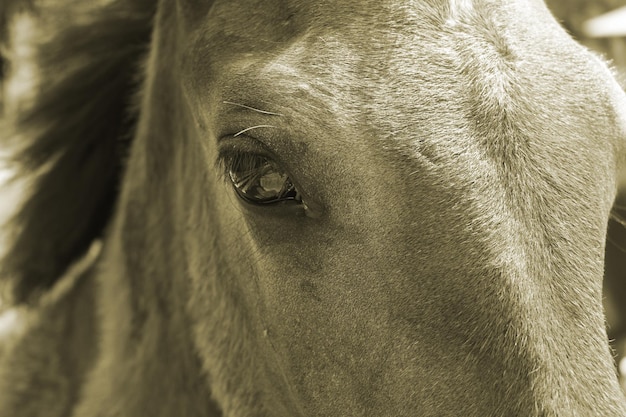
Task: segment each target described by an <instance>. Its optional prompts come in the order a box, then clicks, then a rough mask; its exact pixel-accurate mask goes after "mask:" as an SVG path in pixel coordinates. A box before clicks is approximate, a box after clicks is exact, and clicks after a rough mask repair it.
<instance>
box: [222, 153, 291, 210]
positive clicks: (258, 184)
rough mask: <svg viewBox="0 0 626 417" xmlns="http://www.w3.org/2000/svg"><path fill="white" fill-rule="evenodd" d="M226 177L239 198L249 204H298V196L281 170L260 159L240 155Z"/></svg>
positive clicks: (264, 158) (276, 165)
mask: <svg viewBox="0 0 626 417" xmlns="http://www.w3.org/2000/svg"><path fill="white" fill-rule="evenodd" d="M228 176H229V178H230V181H231V182H232V184H233V187H234V188H235V191H237V194H238V195H239V197H241V198H242V199H243V200H244V201H247V202H249V203H254V204H272V203H278V202H280V201H295V202H297V203H301V202H302V198H301V196H300V193H299V192H298V191H297V190H296V187H295V186H294V185H293V183H292V182H291V179H290V178H289V175H287V173H286V172H285V170H284V169H282V167H281V166H280V165H279V164H277V163H276V162H275V161H272V160H271V159H269V158H266V157H264V156H260V155H255V154H243V155H240V156H238V157H237V158H234V159H233V160H232V161H231V163H230V166H229V168H228Z"/></svg>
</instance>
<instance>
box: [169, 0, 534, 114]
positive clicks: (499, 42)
mask: <svg viewBox="0 0 626 417" xmlns="http://www.w3.org/2000/svg"><path fill="white" fill-rule="evenodd" d="M181 1H184V0H181ZM518 9H519V10H518ZM513 11H515V12H513ZM529 12H534V8H533V7H529V3H528V2H522V3H518V2H507V5H506V6H501V5H500V3H498V2H489V1H472V0H446V1H441V0H439V1H419V2H418V1H413V0H383V1H380V0H379V1H375V2H369V1H358V2H357V1H348V0H343V1H325V0H315V1H309V2H303V1H294V0H273V1H264V2H259V1H257V0H244V1H240V2H231V1H219V0H218V1H216V2H215V3H214V4H213V6H212V8H211V10H210V12H209V13H208V14H207V15H206V16H205V17H204V18H201V19H200V27H201V28H202V29H201V30H200V31H199V32H201V33H202V35H201V37H202V44H204V45H210V48H211V52H210V53H211V59H210V61H211V63H210V67H211V68H210V71H211V72H212V73H213V74H217V75H219V74H220V73H229V74H230V75H231V76H232V77H231V78H238V79H236V82H235V81H233V82H232V83H231V84H236V85H240V86H241V85H249V86H251V87H252V88H253V89H254V83H242V81H244V80H249V79H250V78H256V79H257V80H258V81H259V83H258V84H260V85H259V87H261V86H262V85H263V84H265V82H264V81H267V80H269V79H271V78H272V75H274V76H276V77H282V76H286V77H287V78H288V79H290V81H294V84H298V85H304V84H302V83H298V82H297V81H298V80H297V78H300V80H304V81H307V82H308V81H311V83H309V84H315V83H316V81H317V83H318V84H319V85H320V86H323V88H324V89H333V90H334V91H333V94H331V95H332V96H335V98H337V99H339V100H342V99H344V98H347V97H348V96H349V97H350V98H351V99H350V100H343V101H344V103H348V104H349V103H350V102H352V104H353V105H354V106H358V107H359V108H360V111H362V110H366V108H364V107H363V106H364V105H365V106H366V107H367V105H368V103H372V106H373V107H375V108H376V109H378V110H380V103H374V102H375V101H376V100H373V99H372V98H373V97H375V98H381V97H387V98H390V101H389V102H388V103H385V104H387V105H392V107H397V106H398V105H399V104H401V101H398V100H402V97H404V96H406V95H411V94H413V95H414V94H416V93H420V92H425V91H428V92H429V95H430V96H433V97H435V96H437V95H436V94H432V93H433V92H434V91H442V92H443V90H446V92H449V91H450V90H451V89H453V86H454V85H458V86H459V88H462V86H461V85H460V84H461V80H460V79H458V77H457V78H456V79H455V75H458V73H459V72H460V71H466V70H467V69H468V68H470V67H472V66H473V67H474V68H473V71H474V73H475V74H483V73H485V72H487V73H488V76H494V75H497V74H498V72H499V69H502V68H504V67H503V66H501V67H500V68H497V66H494V65H492V64H491V63H492V62H498V61H499V60H500V59H501V58H506V57H505V55H506V54H507V53H508V52H509V50H508V48H510V47H513V48H514V49H517V51H516V52H517V53H518V58H519V56H523V55H528V54H530V53H532V52H531V51H530V50H529V49H531V48H529V46H530V45H532V42H531V41H530V40H529V39H528V38H527V36H528V35H529V34H528V33H525V34H524V35H525V36H522V35H520V36H516V35H515V34H511V33H510V31H508V32H509V33H506V34H502V33H500V32H503V31H507V30H506V28H507V27H508V26H514V25H513V23H514V22H512V21H510V20H511V19H512V17H513V16H515V15H516V14H517V16H518V17H519V16H520V15H521V14H523V13H529ZM477 17H478V18H477ZM459 33H463V34H464V35H463V36H458V35H459ZM505 38H506V39H505ZM200 47H201V46H200ZM460 50H467V51H464V52H463V53H462V54H461V55H462V56H461V55H460V54H459V51H460ZM190 52H191V53H195V52H194V51H190ZM233 63H234V67H231V66H230V65H231V64H233ZM462 67H464V68H462ZM205 68H206V66H205ZM485 69H486V70H491V71H485ZM470 75H471V74H470ZM241 78H243V79H244V80H242V79H241ZM264 79H265V80H264ZM284 81H285V84H289V83H288V81H289V80H284ZM473 81H476V80H473ZM485 81H486V82H489V83H491V82H492V81H495V84H494V88H493V90H494V91H495V92H496V94H497V90H498V84H499V82H498V81H499V79H498V77H495V78H492V79H490V80H485ZM274 86H275V89H277V90H279V89H280V87H281V86H280V84H274ZM309 87H310V85H309ZM352 87H354V88H352ZM313 88H314V86H313ZM355 89H357V90H358V91H355ZM381 90H382V91H381ZM341 92H343V93H345V94H347V95H346V96H343V97H341V94H340V93H341ZM275 93H276V94H279V95H280V94H281V92H280V91H276V92H275ZM355 93H356V94H355ZM443 93H445V92H443ZM321 95H323V96H325V97H326V98H327V97H328V94H325V93H322V94H321ZM359 95H360V96H362V100H356V101H355V100H354V99H355V98H357V97H355V96H359ZM268 98H269V97H268ZM439 98H441V97H439ZM447 98H448V100H447V101H448V102H450V96H449V95H448V97H447ZM404 114H406V113H404Z"/></svg>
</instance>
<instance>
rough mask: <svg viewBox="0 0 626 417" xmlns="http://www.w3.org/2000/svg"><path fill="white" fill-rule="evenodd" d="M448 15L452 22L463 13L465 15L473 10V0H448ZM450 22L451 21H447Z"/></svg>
mask: <svg viewBox="0 0 626 417" xmlns="http://www.w3.org/2000/svg"><path fill="white" fill-rule="evenodd" d="M449 1H450V17H449V20H451V21H452V22H454V21H457V20H460V18H461V17H462V16H463V15H467V14H469V13H471V12H472V11H473V10H474V2H473V0H449ZM449 23H451V22H449Z"/></svg>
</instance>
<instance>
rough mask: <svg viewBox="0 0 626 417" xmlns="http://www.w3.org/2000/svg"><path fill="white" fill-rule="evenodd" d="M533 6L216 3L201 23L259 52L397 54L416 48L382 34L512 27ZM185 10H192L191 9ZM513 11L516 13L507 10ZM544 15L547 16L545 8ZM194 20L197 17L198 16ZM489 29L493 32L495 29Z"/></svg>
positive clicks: (393, 0)
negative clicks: (337, 43)
mask: <svg viewBox="0 0 626 417" xmlns="http://www.w3.org/2000/svg"><path fill="white" fill-rule="evenodd" d="M180 1H183V2H189V1H190V0H180ZM194 3H198V2H197V1H196V2H194ZM535 6H536V4H535V3H533V2H527V1H518V0H515V1H510V2H506V3H501V2H494V1H492V0H430V1H415V0H378V1H372V0H358V1H356V0H339V1H332V0H311V1H302V0H272V1H259V0H244V1H238V2H232V1H225V0H217V1H215V2H213V3H212V5H211V11H210V12H209V13H208V16H206V18H200V20H201V21H202V23H203V24H204V26H205V27H209V28H210V29H209V30H211V31H213V32H214V33H216V34H219V35H221V36H222V37H226V38H228V39H229V40H231V41H233V40H237V41H238V42H240V43H247V44H248V46H250V47H252V46H254V47H256V48H260V49H261V50H263V49H266V48H267V47H268V46H269V44H271V43H284V42H289V41H293V39H294V38H298V37H301V36H302V35H303V34H308V35H309V36H315V35H317V36H326V37H330V36H337V37H340V38H342V39H343V40H344V41H345V42H348V43H351V44H352V45H354V46H355V47H358V48H362V49H364V50H366V51H371V50H372V49H373V47H377V48H385V47H386V48H393V49H394V50H399V49H411V48H412V49H415V48H416V45H415V46H411V45H408V44H404V45H403V44H400V43H398V42H397V39H395V38H393V37H389V36H387V37H385V36H383V35H386V34H406V35H413V36H414V39H413V41H417V40H419V38H422V37H428V36H435V37H436V36H437V35H438V34H439V33H441V31H442V27H443V26H445V25H454V24H455V23H461V22H464V21H465V23H468V24H470V25H482V23H485V22H487V21H488V20H490V19H491V20H503V21H504V22H502V23H504V24H505V25H510V24H512V23H514V22H513V21H512V20H513V19H516V17H515V16H517V18H520V19H521V18H522V16H521V15H520V14H519V13H520V12H522V11H523V10H536V9H538V7H535ZM183 9H184V10H193V7H189V6H187V7H183ZM511 10H515V11H516V13H517V15H516V14H515V13H507V12H506V11H509V12H510V11H511ZM544 11H545V12H547V10H546V9H545V7H544ZM187 14H188V16H191V15H192V14H193V13H187ZM472 15H477V16H483V17H486V16H487V19H484V20H473V21H471V22H469V21H468V17H469V16H472ZM194 19H196V20H197V19H198V18H197V14H195V15H194V18H192V20H194ZM488 26H492V25H490V24H489V25H488ZM500 26H501V27H502V26H503V25H500ZM488 29H489V30H491V31H493V30H494V27H489V28H488Z"/></svg>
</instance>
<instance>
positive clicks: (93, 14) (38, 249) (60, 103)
mask: <svg viewBox="0 0 626 417" xmlns="http://www.w3.org/2000/svg"><path fill="white" fill-rule="evenodd" d="M19 1H21V0H17V1H16V0H10V1H9V2H11V3H17V2H19ZM49 3H50V4H47V2H46V1H42V2H37V3H36V6H34V7H33V8H32V9H31V10H30V11H29V13H31V14H32V15H33V17H34V19H35V20H36V22H37V23H36V27H37V33H36V34H35V36H34V37H33V39H32V45H29V46H31V47H32V48H33V51H34V56H33V57H30V58H29V59H31V60H32V62H31V63H32V64H33V65H34V66H35V68H37V70H38V71H39V74H38V75H39V78H38V80H37V83H36V89H35V91H33V92H31V93H33V94H34V99H33V100H32V102H30V101H29V102H28V104H27V106H26V108H24V109H20V111H19V113H17V114H15V115H11V114H7V115H5V119H6V120H4V124H5V126H3V132H2V133H3V137H2V141H3V144H2V145H3V146H9V148H10V149H11V148H14V149H15V150H14V152H13V154H11V155H10V162H11V163H13V164H14V165H15V167H16V169H17V171H18V173H17V177H18V179H19V180H20V181H22V180H23V179H24V178H27V179H28V180H29V183H31V184H32V185H31V186H30V189H29V190H28V192H29V193H28V196H27V198H26V200H25V201H24V203H23V205H22V206H21V207H20V208H19V210H18V211H17V214H16V215H15V217H14V218H13V219H11V221H10V222H9V225H8V226H9V229H10V231H11V233H12V234H11V235H10V238H9V243H8V248H7V250H6V251H5V256H4V258H3V259H2V260H1V262H0V273H1V274H0V279H1V280H2V284H3V286H4V285H7V284H8V289H9V292H10V296H11V298H12V299H11V300H9V302H11V303H24V302H30V301H33V300H34V299H35V298H36V296H37V294H39V293H41V291H43V290H45V289H47V288H50V287H51V286H52V285H53V284H54V283H55V281H56V280H57V279H58V278H59V276H61V275H62V274H63V271H64V270H65V269H66V268H67V267H68V265H69V264H70V263H71V262H72V261H73V260H75V259H76V258H77V257H79V256H80V255H81V254H82V253H84V251H85V250H86V249H87V248H88V247H89V244H90V243H91V242H92V241H93V240H94V239H96V238H98V237H99V236H100V235H101V234H102V233H103V230H104V228H105V226H106V225H107V223H108V221H109V219H110V217H111V213H112V209H113V206H114V205H115V201H116V199H117V194H118V188H119V181H120V178H121V174H122V171H123V160H124V155H125V153H126V151H127V148H128V144H129V142H130V139H131V138H132V134H133V130H134V125H135V122H136V118H137V117H136V116H137V113H138V108H137V105H135V101H136V100H135V96H136V92H137V91H138V90H139V88H138V87H139V85H140V84H141V79H140V76H139V74H140V71H139V69H140V64H141V63H142V62H143V58H144V56H145V54H146V52H147V50H148V47H149V43H150V38H151V31H152V20H153V17H154V12H155V10H156V0H123V1H120V0H115V1H108V2H84V1H83V2H78V1H74V2H71V1H70V2H67V1H65V2H56V1H52V2H49ZM17 47H23V45H15V42H13V44H11V42H10V41H9V47H8V57H9V60H8V62H9V69H10V68H11V67H13V64H17V62H15V60H19V59H23V58H21V57H19V56H18V55H17V54H16V55H15V57H14V56H13V55H12V53H11V51H12V50H15V48H17ZM15 67H19V65H16V66H15ZM9 75H10V70H9ZM8 82H10V77H9V81H8ZM7 104H9V103H7ZM20 105H21V103H20Z"/></svg>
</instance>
